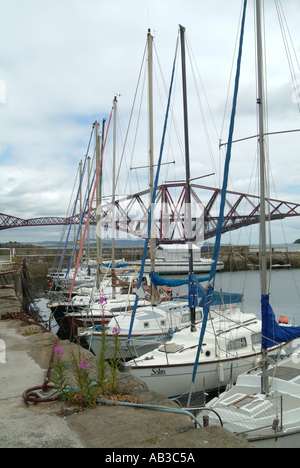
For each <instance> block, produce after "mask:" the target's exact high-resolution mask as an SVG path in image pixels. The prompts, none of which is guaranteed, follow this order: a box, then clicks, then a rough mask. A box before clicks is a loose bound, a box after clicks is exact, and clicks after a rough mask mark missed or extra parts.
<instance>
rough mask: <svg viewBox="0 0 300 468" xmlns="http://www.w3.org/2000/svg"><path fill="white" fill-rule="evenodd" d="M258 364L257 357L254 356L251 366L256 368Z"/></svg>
mask: <svg viewBox="0 0 300 468" xmlns="http://www.w3.org/2000/svg"><path fill="white" fill-rule="evenodd" d="M258 363H259V357H258V356H255V358H254V361H253V366H254V367H257V366H258Z"/></svg>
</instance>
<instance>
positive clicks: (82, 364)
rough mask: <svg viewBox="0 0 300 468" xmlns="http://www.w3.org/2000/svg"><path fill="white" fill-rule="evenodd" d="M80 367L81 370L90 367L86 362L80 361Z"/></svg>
mask: <svg viewBox="0 0 300 468" xmlns="http://www.w3.org/2000/svg"><path fill="white" fill-rule="evenodd" d="M80 367H81V369H89V368H90V365H89V363H88V362H87V361H80Z"/></svg>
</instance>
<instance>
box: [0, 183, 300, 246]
mask: <svg viewBox="0 0 300 468" xmlns="http://www.w3.org/2000/svg"><path fill="white" fill-rule="evenodd" d="M200 192H202V194H204V197H205V198H206V199H208V201H207V203H206V205H204V204H202V202H201V199H200V195H199V193H200ZM220 194H221V189H218V188H213V187H206V186H201V185H196V184H192V185H191V197H192V203H191V205H192V231H193V233H194V234H193V235H196V233H197V231H198V230H200V229H203V231H204V233H203V238H204V239H209V238H212V237H214V236H215V235H216V229H217V223H218V214H219V200H220ZM207 195H208V196H207ZM202 198H203V197H202ZM266 203H267V205H268V208H269V210H268V209H267V212H269V215H268V217H269V218H270V219H271V220H278V219H283V218H288V217H295V216H300V204H297V203H293V202H287V201H281V200H276V199H272V198H268V199H267V200H266ZM225 206H226V208H225V215H224V221H223V226H222V232H223V233H225V232H228V231H232V230H234V229H239V228H241V227H244V226H250V225H252V224H257V223H259V220H260V199H259V196H257V195H249V194H245V193H239V192H233V191H227V194H226V205H225ZM186 211H187V210H186V185H185V184H184V183H173V184H163V185H160V186H159V187H158V189H157V196H156V202H155V210H154V220H153V221H154V222H153V226H154V236H155V237H156V239H157V242H158V243H163V242H172V241H173V242H174V241H175V240H177V241H183V240H184V238H186V234H187V232H188V229H187V223H186V219H187V212H186ZM98 212H99V216H100V220H101V221H100V222H101V226H102V227H104V229H111V228H112V227H113V223H115V229H117V230H119V231H123V232H127V233H129V234H131V235H135V236H139V237H142V238H145V237H146V235H147V226H148V214H149V190H145V191H143V192H139V193H136V194H134V195H132V196H129V197H124V198H121V199H119V200H116V201H115V208H114V210H113V209H112V205H109V204H105V205H101V206H100V207H99V208H98ZM112 213H113V215H112ZM86 217H87V213H85V216H84V219H83V223H85V222H86ZM79 219H80V215H79V214H78V215H76V218H75V222H76V223H77V224H78V223H79ZM113 220H114V221H113ZM71 222H72V219H71V218H64V217H42V218H32V219H21V218H17V217H15V216H10V215H6V214H3V213H0V230H4V229H10V228H16V227H25V226H54V225H55V226H59V225H61V226H62V225H70V223H71ZM90 224H91V225H96V210H95V209H94V210H92V212H91V219H90Z"/></svg>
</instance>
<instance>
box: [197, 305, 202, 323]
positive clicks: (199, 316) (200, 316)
mask: <svg viewBox="0 0 300 468" xmlns="http://www.w3.org/2000/svg"><path fill="white" fill-rule="evenodd" d="M201 319H202V310H201V309H198V308H196V321H199V320H201Z"/></svg>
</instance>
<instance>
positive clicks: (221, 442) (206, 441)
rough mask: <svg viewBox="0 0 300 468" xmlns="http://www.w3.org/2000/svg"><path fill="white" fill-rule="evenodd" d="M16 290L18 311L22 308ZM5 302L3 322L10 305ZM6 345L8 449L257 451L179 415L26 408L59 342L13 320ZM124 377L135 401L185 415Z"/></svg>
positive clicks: (0, 369)
mask: <svg viewBox="0 0 300 468" xmlns="http://www.w3.org/2000/svg"><path fill="white" fill-rule="evenodd" d="M8 289H9V288H6V292H7V293H8V292H9V297H10V298H11V301H12V302H13V305H14V310H15V307H16V304H17V302H16V300H13V293H12V290H11V291H8ZM1 302H2V301H1V300H0V314H1V315H3V314H4V313H6V312H5V310H4V309H6V306H5V307H3V305H4V302H3V304H2V306H1ZM26 332H27V333H26ZM28 332H29V333H28ZM24 333H25V334H24ZM0 339H1V340H2V342H0V344H2V348H0V447H1V448H17V447H18V448H25V447H26V448H27V447H28V448H29V447H32V448H33V447H35V448H96V447H97V448H106V449H116V448H118V449H130V448H136V449H138V448H148V449H152V450H153V451H155V450H156V449H162V450H164V449H173V448H176V449H184V451H186V449H194V448H225V447H228V448H251V445H250V444H249V443H248V442H247V441H245V440H244V439H242V438H239V437H237V436H235V435H234V434H232V433H230V432H229V431H227V430H226V429H223V428H221V427H217V426H211V427H208V428H200V429H194V425H193V421H192V419H191V418H190V417H189V416H187V415H184V414H179V413H166V412H161V411H154V410H152V409H144V408H139V407H134V406H133V407H127V406H120V405H117V406H116V405H114V406H108V405H97V406H96V407H95V408H91V409H87V410H84V411H77V410H76V407H75V406H70V405H69V404H65V403H64V402H61V401H52V402H48V403H44V402H43V403H39V404H33V403H30V404H29V406H26V405H25V403H24V400H23V398H22V394H23V392H24V391H25V390H26V389H28V388H31V387H34V386H39V385H42V384H43V382H44V379H45V375H46V373H47V370H48V367H49V362H50V358H51V355H52V351H53V347H54V344H55V343H56V340H57V337H56V335H54V334H53V333H49V332H45V331H44V330H42V328H41V327H39V326H38V325H32V324H28V322H27V321H24V320H22V319H5V320H0ZM60 344H61V346H62V348H63V350H64V355H66V356H67V355H68V351H69V350H70V349H72V348H73V349H74V348H76V347H77V345H76V344H72V343H70V342H69V341H67V340H66V341H61V342H60ZM3 345H4V346H3ZM84 354H85V357H86V359H87V360H88V362H89V363H92V362H93V360H95V359H96V358H95V356H94V355H93V354H92V353H90V352H88V351H86V350H84ZM120 376H121V377H122V378H121V379H120V381H119V382H120V385H121V387H122V386H123V387H124V386H126V387H127V388H128V389H129V392H128V395H129V396H131V397H132V400H133V401H138V402H140V403H142V404H147V405H154V406H156V405H160V406H168V407H171V408H177V409H178V406H177V405H176V403H174V402H172V401H170V400H168V399H167V398H165V397H164V396H162V395H160V394H157V393H155V392H152V391H149V390H148V389H147V387H146V385H145V384H144V383H143V382H142V381H140V380H139V379H135V378H133V377H131V376H129V375H127V374H123V373H121V374H120ZM50 380H51V379H50ZM200 418H201V415H200V416H199V420H201V419H200Z"/></svg>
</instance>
